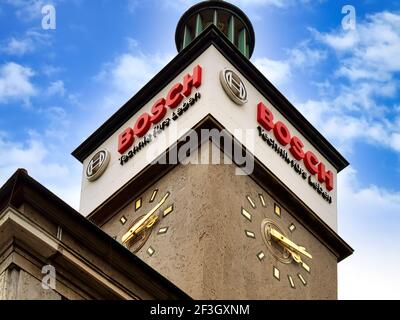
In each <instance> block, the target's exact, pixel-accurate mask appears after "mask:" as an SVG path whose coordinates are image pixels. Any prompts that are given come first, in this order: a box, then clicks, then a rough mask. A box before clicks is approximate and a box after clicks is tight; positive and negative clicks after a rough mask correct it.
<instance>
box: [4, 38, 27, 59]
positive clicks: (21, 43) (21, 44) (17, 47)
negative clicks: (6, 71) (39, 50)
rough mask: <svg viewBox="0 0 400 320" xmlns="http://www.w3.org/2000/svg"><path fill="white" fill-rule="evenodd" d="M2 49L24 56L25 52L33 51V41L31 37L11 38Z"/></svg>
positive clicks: (5, 51)
mask: <svg viewBox="0 0 400 320" xmlns="http://www.w3.org/2000/svg"><path fill="white" fill-rule="evenodd" d="M2 51H3V52H4V53H6V54H9V55H17V56H22V55H24V54H25V53H27V52H30V51H32V42H31V41H30V39H16V38H11V39H9V40H8V43H7V44H6V45H5V46H4V47H3V48H2Z"/></svg>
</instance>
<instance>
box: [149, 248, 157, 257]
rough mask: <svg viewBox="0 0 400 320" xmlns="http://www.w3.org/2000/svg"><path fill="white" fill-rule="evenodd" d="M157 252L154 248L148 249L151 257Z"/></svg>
mask: <svg viewBox="0 0 400 320" xmlns="http://www.w3.org/2000/svg"><path fill="white" fill-rule="evenodd" d="M155 252H156V251H155V250H154V249H153V248H152V247H149V248H148V249H147V254H148V255H149V256H150V257H151V256H152V255H153V254H154V253H155Z"/></svg>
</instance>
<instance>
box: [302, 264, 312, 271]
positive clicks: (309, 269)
mask: <svg viewBox="0 0 400 320" xmlns="http://www.w3.org/2000/svg"><path fill="white" fill-rule="evenodd" d="M301 266H302V267H303V269H304V270H306V271H307V272H308V273H310V271H311V268H310V266H309V265H307V264H305V263H304V262H303V263H302V264H301Z"/></svg>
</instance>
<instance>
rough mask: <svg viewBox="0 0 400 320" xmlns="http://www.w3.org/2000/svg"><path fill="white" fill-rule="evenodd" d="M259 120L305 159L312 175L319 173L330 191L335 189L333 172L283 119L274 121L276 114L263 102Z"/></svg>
mask: <svg viewBox="0 0 400 320" xmlns="http://www.w3.org/2000/svg"><path fill="white" fill-rule="evenodd" d="M257 122H258V123H259V124H260V125H261V127H262V128H263V129H265V130H266V131H273V134H274V136H275V138H276V140H277V141H278V142H279V143H280V144H281V145H282V146H283V147H286V146H289V152H290V153H291V154H292V156H293V157H294V158H295V159H296V160H298V161H301V160H302V161H303V163H304V165H305V167H306V168H307V170H308V172H309V173H310V174H311V176H315V175H317V177H318V181H319V182H320V183H325V186H326V189H327V190H328V191H331V190H333V188H334V185H333V173H332V171H330V170H326V167H325V164H324V163H323V162H321V161H320V160H319V159H318V157H317V156H316V155H315V154H314V153H313V152H312V151H307V150H304V143H303V142H302V141H301V140H300V139H299V138H298V137H296V136H292V135H291V133H290V131H289V129H288V128H287V126H286V125H285V124H284V123H283V122H282V121H276V122H274V115H273V114H272V112H271V110H269V109H268V108H267V107H266V106H265V105H264V104H263V103H262V102H260V103H259V104H258V105H257Z"/></svg>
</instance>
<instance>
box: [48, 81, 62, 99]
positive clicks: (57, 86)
mask: <svg viewBox="0 0 400 320" xmlns="http://www.w3.org/2000/svg"><path fill="white" fill-rule="evenodd" d="M65 91H66V90H65V87H64V82H63V81H62V80H56V81H53V82H51V83H50V84H49V87H48V88H47V90H46V94H47V95H48V96H54V95H59V96H61V97H63V96H64V95H65Z"/></svg>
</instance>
